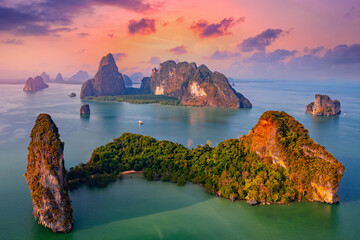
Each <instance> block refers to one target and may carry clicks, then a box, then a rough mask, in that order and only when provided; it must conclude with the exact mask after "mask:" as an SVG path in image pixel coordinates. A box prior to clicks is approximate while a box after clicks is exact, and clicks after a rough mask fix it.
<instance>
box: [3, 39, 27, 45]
mask: <svg viewBox="0 0 360 240" xmlns="http://www.w3.org/2000/svg"><path fill="white" fill-rule="evenodd" d="M1 42H2V43H3V44H11V45H22V44H23V43H24V40H22V39H16V38H12V39H5V40H3V41H1Z"/></svg>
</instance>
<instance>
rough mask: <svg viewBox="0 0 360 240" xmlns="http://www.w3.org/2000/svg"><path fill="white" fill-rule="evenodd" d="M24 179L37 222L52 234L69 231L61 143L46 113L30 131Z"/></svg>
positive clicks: (69, 209) (70, 219)
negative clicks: (28, 189)
mask: <svg viewBox="0 0 360 240" xmlns="http://www.w3.org/2000/svg"><path fill="white" fill-rule="evenodd" d="M25 176H26V181H27V183H28V186H29V188H30V191H31V198H32V201H33V214H34V217H35V219H37V220H38V223H39V224H42V225H43V226H45V227H47V228H50V229H51V230H52V231H53V232H64V233H66V232H69V231H70V230H71V228H72V225H73V217H72V207H71V203H70V198H69V194H68V185H67V179H66V176H67V171H66V169H65V166H64V143H63V142H61V140H60V136H59V132H58V129H57V127H56V125H55V123H54V122H53V120H52V119H51V117H50V116H49V115H47V114H40V115H39V116H38V118H37V119H36V122H35V126H34V128H33V129H32V131H31V141H30V145H29V148H28V162H27V169H26V174H25Z"/></svg>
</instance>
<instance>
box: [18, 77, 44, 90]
mask: <svg viewBox="0 0 360 240" xmlns="http://www.w3.org/2000/svg"><path fill="white" fill-rule="evenodd" d="M48 87H49V86H48V85H47V84H46V83H45V82H44V80H43V79H42V78H41V77H40V76H37V77H35V78H31V77H30V78H28V80H26V83H25V86H24V88H23V90H24V91H25V92H36V91H39V90H41V89H44V88H48Z"/></svg>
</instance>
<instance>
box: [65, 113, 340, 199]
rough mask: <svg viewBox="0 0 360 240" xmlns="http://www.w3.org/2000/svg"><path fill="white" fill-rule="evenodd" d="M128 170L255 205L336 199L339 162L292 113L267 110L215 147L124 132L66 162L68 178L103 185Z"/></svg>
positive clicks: (73, 183)
mask: <svg viewBox="0 0 360 240" xmlns="http://www.w3.org/2000/svg"><path fill="white" fill-rule="evenodd" d="M128 170H136V171H142V172H143V174H144V176H145V178H146V179H148V180H162V181H171V182H174V183H177V184H178V185H183V184H185V183H186V182H193V183H196V184H200V185H201V186H203V187H204V188H205V189H206V190H207V191H208V192H210V193H212V194H214V195H217V196H221V197H225V198H229V199H231V200H233V201H234V200H237V199H239V200H247V201H248V202H249V204H251V205H255V204H257V203H258V202H260V203H262V204H270V203H287V202H290V201H295V200H307V201H320V202H325V203H337V202H338V201H339V197H338V195H337V190H338V188H339V183H340V180H341V178H342V175H343V172H344V170H345V169H344V166H343V165H342V164H341V163H340V162H338V161H337V160H336V159H335V158H334V157H333V156H332V155H331V154H330V153H329V152H327V151H326V150H325V148H324V147H322V146H320V145H319V144H317V143H315V142H314V141H313V140H312V139H311V138H310V137H309V135H308V131H307V130H306V129H305V128H304V126H303V125H302V124H301V123H299V122H298V121H296V120H295V119H294V118H293V117H292V116H290V115H288V114H286V113H285V112H278V111H267V112H265V113H264V114H263V115H262V116H261V117H260V119H259V122H258V123H257V124H256V126H255V127H254V128H253V129H252V130H251V131H250V132H249V134H248V135H246V136H242V137H241V138H239V139H228V140H225V141H223V142H221V143H219V145H218V146H217V147H211V146H209V145H208V144H206V145H205V146H198V147H197V148H194V149H188V148H186V147H184V146H183V145H180V144H178V143H173V142H170V141H165V140H164V141H158V140H156V139H154V138H152V137H149V136H142V135H139V134H132V133H124V134H123V135H122V136H120V137H119V138H116V139H114V140H113V142H110V143H107V144H106V145H105V146H101V147H99V148H96V149H95V150H94V152H93V153H92V156H91V159H90V160H89V162H87V163H86V164H80V165H78V166H76V167H75V168H71V169H70V171H69V175H68V177H69V183H70V186H71V187H76V186H78V185H79V184H82V183H86V184H89V185H92V186H106V184H107V183H108V182H110V181H114V180H116V178H117V176H119V174H120V173H121V172H123V171H128Z"/></svg>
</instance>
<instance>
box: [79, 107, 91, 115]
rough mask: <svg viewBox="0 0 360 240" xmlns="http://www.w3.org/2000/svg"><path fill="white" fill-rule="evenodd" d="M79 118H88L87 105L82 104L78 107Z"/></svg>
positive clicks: (88, 109)
mask: <svg viewBox="0 0 360 240" xmlns="http://www.w3.org/2000/svg"><path fill="white" fill-rule="evenodd" d="M80 116H81V117H89V116H90V106H89V104H84V105H82V106H81V107H80Z"/></svg>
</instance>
